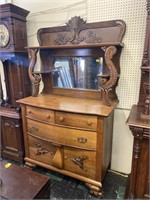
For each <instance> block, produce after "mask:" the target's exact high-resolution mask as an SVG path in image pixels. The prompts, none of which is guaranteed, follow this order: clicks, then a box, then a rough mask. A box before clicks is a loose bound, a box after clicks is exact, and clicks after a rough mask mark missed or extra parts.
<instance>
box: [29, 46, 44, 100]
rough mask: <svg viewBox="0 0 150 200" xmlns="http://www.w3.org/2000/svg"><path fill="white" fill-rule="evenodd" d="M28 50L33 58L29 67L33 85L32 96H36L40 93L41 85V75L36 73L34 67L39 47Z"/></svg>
mask: <svg viewBox="0 0 150 200" xmlns="http://www.w3.org/2000/svg"><path fill="white" fill-rule="evenodd" d="M28 52H29V58H30V60H31V61H30V65H29V68H28V73H29V78H30V80H31V82H32V85H33V91H32V96H33V97H36V96H37V95H38V93H39V85H40V81H41V75H40V74H34V67H35V64H36V60H37V52H38V49H29V50H28Z"/></svg>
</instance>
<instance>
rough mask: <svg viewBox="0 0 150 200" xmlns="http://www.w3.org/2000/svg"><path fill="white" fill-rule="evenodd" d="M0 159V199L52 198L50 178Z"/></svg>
mask: <svg viewBox="0 0 150 200" xmlns="http://www.w3.org/2000/svg"><path fill="white" fill-rule="evenodd" d="M7 165H8V162H6V161H0V179H1V180H2V185H1V187H0V199H50V178H49V177H48V176H45V175H42V174H39V173H37V172H34V171H32V170H30V169H27V168H24V167H21V166H17V165H15V164H11V165H10V166H9V167H8V166H7Z"/></svg>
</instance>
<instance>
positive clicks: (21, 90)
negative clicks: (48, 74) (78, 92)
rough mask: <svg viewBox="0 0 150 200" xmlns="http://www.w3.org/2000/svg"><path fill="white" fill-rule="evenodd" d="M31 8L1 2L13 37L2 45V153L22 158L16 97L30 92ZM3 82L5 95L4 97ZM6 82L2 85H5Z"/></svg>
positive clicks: (3, 18)
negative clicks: (28, 25)
mask: <svg viewBox="0 0 150 200" xmlns="http://www.w3.org/2000/svg"><path fill="white" fill-rule="evenodd" d="M28 14H29V11H27V10H25V9H22V8H20V7H18V6H15V5H13V4H10V3H8V4H2V5H0V23H1V24H5V25H6V27H7V28H8V30H9V34H10V39H9V42H8V44H7V45H6V46H4V47H0V60H1V62H2V67H3V71H4V80H5V82H4V84H3V85H2V83H1V80H0V105H1V106H0V118H1V119H0V122H1V127H0V128H1V148H0V149H1V151H0V153H1V157H2V158H3V157H4V158H9V159H12V160H15V161H19V162H23V158H24V142H23V131H22V117H21V113H20V107H19V104H17V103H16V100H18V99H20V98H23V97H27V96H30V95H31V82H30V80H29V77H28V66H29V63H28V52H27V50H26V49H25V46H27V34H26V17H27V15H28ZM4 85H5V87H6V98H5V99H4V98H3V97H4V88H3V87H4ZM2 86H3V87H2Z"/></svg>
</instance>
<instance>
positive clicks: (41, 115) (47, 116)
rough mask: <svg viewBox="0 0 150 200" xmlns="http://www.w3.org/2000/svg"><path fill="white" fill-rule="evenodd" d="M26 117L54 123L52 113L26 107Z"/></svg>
mask: <svg viewBox="0 0 150 200" xmlns="http://www.w3.org/2000/svg"><path fill="white" fill-rule="evenodd" d="M27 117H30V118H33V119H37V120H40V121H45V122H49V123H54V111H52V110H46V109H42V108H35V107H32V106H27Z"/></svg>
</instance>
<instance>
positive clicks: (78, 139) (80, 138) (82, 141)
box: [77, 137, 87, 143]
mask: <svg viewBox="0 0 150 200" xmlns="http://www.w3.org/2000/svg"><path fill="white" fill-rule="evenodd" d="M77 141H78V142H79V143H86V142H87V138H84V137H78V138H77Z"/></svg>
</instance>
